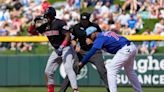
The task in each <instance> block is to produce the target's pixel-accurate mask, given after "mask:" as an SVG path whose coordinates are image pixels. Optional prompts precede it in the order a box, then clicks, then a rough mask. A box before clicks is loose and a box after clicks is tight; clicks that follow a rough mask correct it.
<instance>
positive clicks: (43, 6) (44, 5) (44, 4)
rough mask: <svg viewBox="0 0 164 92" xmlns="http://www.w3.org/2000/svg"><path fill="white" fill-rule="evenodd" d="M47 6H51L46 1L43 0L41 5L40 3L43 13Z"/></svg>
mask: <svg viewBox="0 0 164 92" xmlns="http://www.w3.org/2000/svg"><path fill="white" fill-rule="evenodd" d="M49 6H51V4H50V2H48V1H47V0H43V3H42V9H43V11H45V10H46V9H47V8H48V7H49Z"/></svg>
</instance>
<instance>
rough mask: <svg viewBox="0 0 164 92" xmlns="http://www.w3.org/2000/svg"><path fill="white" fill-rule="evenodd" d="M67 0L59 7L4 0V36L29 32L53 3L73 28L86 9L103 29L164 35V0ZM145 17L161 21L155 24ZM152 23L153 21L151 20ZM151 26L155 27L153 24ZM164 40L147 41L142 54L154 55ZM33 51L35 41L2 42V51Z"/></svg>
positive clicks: (0, 26) (0, 7)
mask: <svg viewBox="0 0 164 92" xmlns="http://www.w3.org/2000/svg"><path fill="white" fill-rule="evenodd" d="M114 1H115V0H66V1H65V4H63V5H60V7H56V6H55V3H53V4H51V3H50V2H49V1H47V0H5V1H4V0H0V36H21V35H29V34H27V32H26V30H27V27H28V26H29V23H30V21H31V20H32V19H33V18H35V16H38V15H41V14H42V13H43V12H44V10H45V9H46V8H47V7H49V6H51V5H52V6H54V7H56V9H57V16H56V18H59V19H63V20H65V21H66V22H67V24H68V25H69V26H70V27H71V26H73V25H74V24H76V23H78V22H79V19H80V13H81V12H82V10H83V9H86V10H89V9H90V8H92V9H91V11H89V13H91V18H90V21H91V22H94V23H97V24H98V25H99V26H100V28H101V29H102V30H103V31H110V30H112V31H115V32H116V33H119V34H122V35H135V34H140V35H164V0H117V1H120V2H122V4H120V3H114ZM144 20H157V21H156V22H155V23H154V24H153V25H147V24H145V22H144ZM150 24H151V23H150ZM149 26H153V29H152V27H149ZM158 46H164V42H163V41H144V42H143V43H142V44H141V45H139V46H138V48H139V51H140V53H141V54H154V53H155V51H156V49H157V47H158ZM6 49H10V50H16V49H18V50H19V51H21V52H23V51H27V50H28V51H31V50H32V49H33V43H14V42H13V43H0V50H6Z"/></svg>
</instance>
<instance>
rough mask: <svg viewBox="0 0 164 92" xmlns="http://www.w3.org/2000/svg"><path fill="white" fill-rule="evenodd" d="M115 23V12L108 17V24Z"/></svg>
mask: <svg viewBox="0 0 164 92" xmlns="http://www.w3.org/2000/svg"><path fill="white" fill-rule="evenodd" d="M113 24H115V21H114V19H113V14H112V13H110V14H109V17H108V25H113Z"/></svg>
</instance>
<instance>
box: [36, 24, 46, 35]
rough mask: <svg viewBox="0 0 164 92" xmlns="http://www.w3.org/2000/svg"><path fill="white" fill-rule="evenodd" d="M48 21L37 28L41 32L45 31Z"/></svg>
mask: <svg viewBox="0 0 164 92" xmlns="http://www.w3.org/2000/svg"><path fill="white" fill-rule="evenodd" d="M47 25H48V24H47V23H45V24H42V25H41V26H40V27H37V28H36V30H37V32H39V33H41V34H42V33H43V32H45V30H46V27H47Z"/></svg>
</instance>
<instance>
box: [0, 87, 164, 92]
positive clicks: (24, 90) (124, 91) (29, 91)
mask: <svg viewBox="0 0 164 92" xmlns="http://www.w3.org/2000/svg"><path fill="white" fill-rule="evenodd" d="M79 90H80V92H106V90H105V88H103V87H80V88H79ZM163 90H164V88H143V92H163ZM58 91H59V87H55V92H58ZM118 91H119V92H134V90H133V89H132V88H130V87H128V88H127V87H119V88H118ZM0 92H47V89H46V87H1V88H0ZM67 92H72V90H71V89H70V88H69V90H68V91H67Z"/></svg>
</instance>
